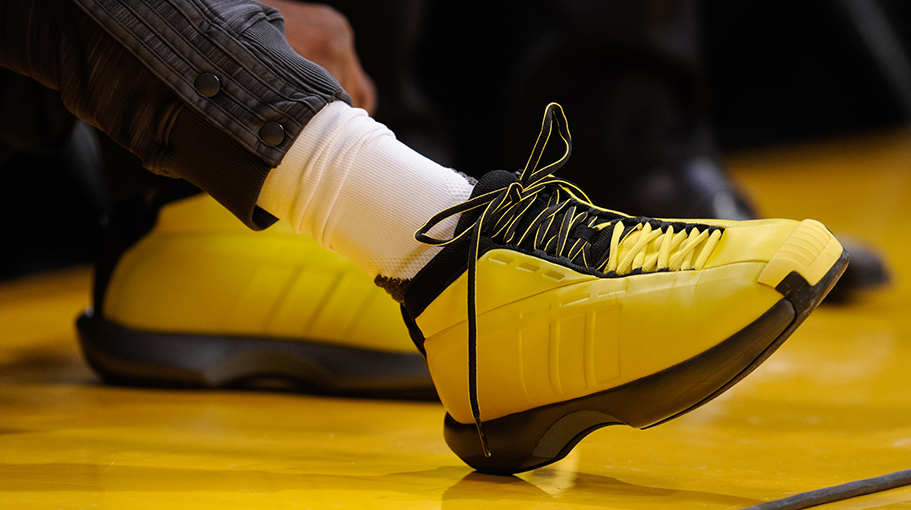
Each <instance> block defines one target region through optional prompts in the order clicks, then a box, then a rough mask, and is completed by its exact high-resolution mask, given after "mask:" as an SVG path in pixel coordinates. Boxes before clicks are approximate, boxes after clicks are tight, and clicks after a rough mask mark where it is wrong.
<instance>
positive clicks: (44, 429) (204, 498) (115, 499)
mask: <svg viewBox="0 0 911 510" xmlns="http://www.w3.org/2000/svg"><path fill="white" fill-rule="evenodd" d="M729 164H730V167H731V169H732V170H733V171H734V173H735V175H736V176H737V177H738V178H739V179H740V182H741V183H742V184H743V186H744V187H745V188H746V190H747V191H748V192H749V193H750V194H751V195H752V196H753V197H754V198H755V199H756V201H757V202H758V204H759V205H760V208H761V209H762V211H763V213H764V214H765V215H766V216H783V217H793V218H804V217H813V218H816V219H819V220H821V221H823V222H824V223H826V224H827V225H828V226H829V227H830V228H831V229H832V230H833V231H835V232H836V233H838V234H850V235H852V236H855V237H859V238H863V239H866V240H869V241H872V242H874V243H875V244H876V245H877V246H878V247H879V248H880V249H881V251H882V253H883V254H884V255H885V257H886V259H887V262H888V264H889V267H890V268H891V270H892V275H893V284H892V285H891V286H890V287H888V288H884V289H881V290H876V291H873V292H870V293H867V294H865V295H862V296H860V298H859V299H857V300H855V301H854V302H852V303H849V304H843V305H831V304H830V305H824V306H823V307H822V308H820V309H819V310H818V311H817V312H816V313H815V314H814V315H813V316H812V317H810V319H809V320H808V321H807V322H806V323H805V324H804V326H803V327H802V328H801V329H799V330H798V331H797V333H795V334H794V336H793V337H792V338H791V339H790V340H789V341H788V342H786V343H785V345H784V346H783V347H782V348H781V349H780V350H779V351H778V352H777V353H776V354H775V355H774V356H772V358H771V359H770V360H769V361H768V362H766V363H765V364H764V365H763V366H761V367H760V368H759V369H758V370H757V371H756V372H755V373H753V374H752V375H751V376H750V377H748V378H747V379H745V380H744V381H743V382H742V383H740V384H739V385H737V386H736V387H734V388H733V389H732V390H731V391H729V392H728V393H726V394H725V395H723V396H722V397H720V398H718V399H717V400H715V401H713V402H711V403H710V404H708V405H706V406H704V407H702V408H700V409H698V410H696V411H694V412H693V413H691V414H689V415H687V416H685V417H683V418H681V419H678V420H676V421H673V422H671V423H669V424H665V425H662V426H659V427H656V428H654V429H649V430H645V431H639V430H633V429H629V428H619V427H608V428H605V429H601V430H599V431H597V432H595V433H593V434H592V435H590V436H589V437H588V438H586V439H585V440H584V441H583V442H582V443H581V444H580V445H579V446H578V447H577V448H576V449H575V450H574V451H573V452H572V453H571V454H570V455H569V456H568V457H567V458H566V459H565V460H563V461H561V462H559V463H557V464H555V465H553V466H551V467H547V468H542V469H538V470H536V471H532V472H529V473H524V474H520V475H518V476H515V477H495V476H485V475H480V474H477V473H473V472H472V470H471V469H469V468H468V467H466V466H465V465H463V464H462V463H461V462H460V461H459V459H458V458H456V457H455V456H454V455H452V454H451V453H450V452H449V450H448V449H447V447H446V445H445V443H444V442H443V438H442V434H441V430H442V418H443V411H442V408H441V407H440V405H439V404H435V403H428V402H384V401H369V400H352V399H342V398H327V397H319V396H308V395H304V394H297V393H287V392H284V393H281V392H264V391H258V392H257V391H185V390H184V391H181V390H163V389H141V388H126V387H109V386H104V385H103V384H101V383H100V382H99V380H98V379H97V378H96V376H95V375H94V374H93V373H92V372H91V370H90V369H89V368H88V367H87V366H86V365H85V364H84V363H83V361H82V358H81V355H80V353H79V350H78V347H77V343H76V337H75V333H74V328H73V320H74V318H75V317H76V315H77V313H78V312H79V311H80V310H81V309H82V308H83V307H84V306H86V305H87V304H88V300H89V297H88V296H89V286H90V280H91V275H90V269H89V268H77V269H74V270H67V271H62V272H55V273H49V274H41V275H37V276H32V277H27V278H23V279H19V280H15V281H9V282H5V283H2V284H0V508H4V509H19V508H35V509H52V508H67V509H69V508H165V509H172V508H188V509H189V508H192V509H206V508H218V509H220V510H228V509H248V508H250V509H252V508H270V509H278V508H395V509H418V508H421V509H423V508H434V509H437V508H441V509H455V508H535V509H551V508H571V509H574V508H617V509H690V508H699V509H740V508H746V507H749V506H752V505H756V504H759V503H762V502H765V501H771V500H775V499H779V498H782V497H785V496H788V495H792V494H795V493H799V492H803V491H808V490H813V489H818V488H821V487H826V486H833V485H837V484H841V483H844V482H849V481H852V480H858V479H862V478H869V477H873V476H877V475H882V474H886V473H891V472H895V471H899V470H905V469H908V468H911V306H909V305H911V269H909V267H911V266H909V265H906V264H905V263H906V261H907V259H908V257H907V255H906V254H908V253H911V226H909V223H908V222H909V220H911V131H899V132H889V133H880V134H877V135H873V136H865V137H854V138H850V139H844V140H833V141H829V142H825V143H818V144H807V145H803V146H798V147H786V148H776V149H770V150H762V151H757V152H754V153H749V154H738V155H734V156H732V157H730V158H729ZM569 168H571V164H570V166H569V167H568V169H569ZM569 178H571V176H570V177H569ZM824 508H827V509H848V508H852V509H853V508H888V509H898V508H909V509H911V487H905V488H897V489H893V490H889V491H885V492H880V493H877V494H872V495H868V496H863V497H859V498H855V499H851V500H847V501H842V502H838V503H832V504H829V505H827V506H825V507H824Z"/></svg>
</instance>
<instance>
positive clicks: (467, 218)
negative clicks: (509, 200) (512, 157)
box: [456, 170, 518, 232]
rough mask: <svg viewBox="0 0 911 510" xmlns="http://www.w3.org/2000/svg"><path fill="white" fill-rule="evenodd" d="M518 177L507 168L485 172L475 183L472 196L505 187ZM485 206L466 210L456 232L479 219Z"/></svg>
mask: <svg viewBox="0 0 911 510" xmlns="http://www.w3.org/2000/svg"><path fill="white" fill-rule="evenodd" d="M517 180H518V177H516V174H514V173H512V172H507V171H506V170H493V171H491V172H487V173H486V174H484V175H483V176H482V177H481V179H480V180H479V181H478V183H477V184H476V185H475V187H474V190H473V191H472V192H471V198H474V197H477V196H479V195H483V194H485V193H489V192H491V191H495V190H498V189H503V188H505V187H507V186H509V185H510V184H512V183H514V182H516V181H517ZM483 210H484V208H483V207H476V208H474V209H472V210H470V211H465V212H464V213H462V216H461V217H460V218H459V224H458V226H456V232H461V231H462V230H464V229H465V228H468V227H469V226H470V225H471V224H472V223H474V222H476V221H477V220H478V217H479V216H481V211H483Z"/></svg>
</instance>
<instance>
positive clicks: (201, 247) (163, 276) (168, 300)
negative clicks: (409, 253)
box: [78, 194, 435, 398]
mask: <svg viewBox="0 0 911 510" xmlns="http://www.w3.org/2000/svg"><path fill="white" fill-rule="evenodd" d="M152 219H154V220H155V223H154V227H153V228H151V230H150V231H148V232H147V233H144V234H143V235H141V236H137V237H138V240H135V242H132V241H131V240H128V241H127V242H126V243H123V244H125V245H126V246H124V247H123V249H122V253H121V252H120V251H119V250H117V249H116V247H114V248H112V247H108V248H107V251H108V252H111V253H108V254H107V255H108V258H110V259H111V260H110V262H109V263H108V264H104V263H102V264H100V265H99V268H98V271H97V274H96V280H97V281H96V292H95V301H96V302H95V306H94V307H93V308H92V309H89V310H87V311H86V312H85V313H84V314H83V316H82V317H81V318H80V319H79V320H78V329H79V334H80V341H81V344H82V348H83V351H84V353H85V356H86V358H87V360H88V361H89V362H90V363H91V365H92V366H93V367H94V368H95V369H96V370H97V371H98V373H99V374H101V375H102V377H104V378H105V379H106V380H107V381H110V382H118V383H130V384H140V385H177V386H191V387H222V386H239V385H263V384H269V385H274V384H275V383H276V382H278V383H280V384H281V385H282V386H294V387H299V388H303V389H306V390H311V391H317V392H324V393H331V394H346V395H358V396H361V395H363V396H373V397H396V398H405V397H408V398H411V397H415V398H435V392H434V389H433V384H432V382H431V380H430V376H429V374H428V372H427V368H426V366H425V364H424V360H423V358H422V357H421V355H420V354H419V353H418V352H417V351H416V349H415V347H414V344H413V343H412V342H411V340H410V338H409V335H408V331H407V329H406V328H405V326H404V324H403V323H402V318H401V312H400V311H399V307H398V305H397V304H396V303H395V302H394V301H393V300H392V299H390V298H389V296H388V295H386V294H385V293H384V292H383V291H382V290H381V289H379V288H378V287H376V286H375V285H374V284H373V281H372V279H371V278H370V277H369V276H368V275H367V274H366V273H364V272H363V271H362V270H361V269H360V268H358V267H357V266H355V265H354V264H353V263H351V262H350V261H348V260H347V259H345V258H344V257H341V256H340V255H338V254H334V253H330V252H328V251H326V250H324V249H323V248H321V247H319V246H318V245H317V244H316V242H315V241H313V240H312V239H310V238H308V237H305V236H302V235H298V234H295V233H294V232H293V231H291V229H290V227H288V226H287V225H283V224H276V225H274V226H272V227H271V228H269V229H268V230H266V231H263V232H253V231H251V230H249V229H248V228H246V227H245V226H244V225H243V224H241V223H240V222H239V221H237V219H236V218H234V217H233V216H232V215H231V213H230V212H228V211H227V210H225V209H224V208H223V207H222V206H221V205H219V204H218V203H217V202H215V200H213V199H212V198H210V197H209V196H207V195H203V194H199V195H196V196H192V197H190V198H185V199H182V200H178V201H175V202H172V203H169V204H167V205H165V206H164V207H163V208H162V209H161V210H160V212H158V214H157V218H155V217H154V215H153V218H152ZM130 222H132V223H137V221H134V220H130ZM138 223H141V221H140V222H138ZM106 266H107V267H106Z"/></svg>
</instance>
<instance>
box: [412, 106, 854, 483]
mask: <svg viewBox="0 0 911 510" xmlns="http://www.w3.org/2000/svg"><path fill="white" fill-rule="evenodd" d="M557 134H559V135H560V136H561V137H562V138H563V139H564V141H565V142H566V151H565V153H564V154H563V156H562V157H561V158H560V159H559V160H558V161H557V163H555V164H553V165H550V166H547V167H543V168H538V166H539V165H538V161H539V160H540V159H541V155H542V153H543V150H544V146H545V145H546V142H547V140H548V139H549V138H550V137H551V136H556V135H557ZM570 146H571V145H570V138H569V131H568V129H567V127H566V119H565V117H564V116H563V112H562V109H560V107H559V106H558V105H555V104H552V105H550V106H549V107H548V109H547V113H546V116H545V119H544V124H543V127H542V132H541V136H540V138H539V140H538V143H537V144H536V146H535V150H534V151H533V153H532V157H531V158H530V160H529V164H528V166H527V167H526V168H525V170H524V171H523V172H522V173H521V175H520V176H518V177H517V176H516V175H515V174H513V173H509V172H503V171H495V172H490V173H488V174H487V175H485V176H484V177H483V178H482V179H481V180H480V181H479V183H478V184H477V187H476V188H475V190H474V193H473V195H472V197H471V198H470V199H469V200H468V201H467V202H465V203H463V204H461V205H459V206H456V207H453V208H451V209H448V210H446V211H443V212H441V213H440V214H438V215H437V216H435V217H434V218H432V219H431V220H430V221H429V222H428V224H427V225H426V227H425V228H424V229H422V230H421V231H420V232H419V233H418V235H417V238H418V239H419V240H421V241H423V242H426V243H428V244H438V245H444V246H445V248H444V249H443V250H442V251H441V252H440V253H439V254H438V255H437V256H436V257H435V258H434V259H433V260H432V261H431V262H430V263H429V264H428V265H427V266H426V267H425V268H424V269H422V270H421V272H420V273H419V274H418V275H417V276H416V277H415V278H414V279H413V280H412V281H411V282H410V284H409V286H408V288H407V289H406V291H405V299H404V304H403V308H404V310H405V315H406V320H407V321H408V322H409V328H410V330H411V333H412V336H413V337H414V338H415V339H416V341H417V343H418V344H419V345H420V346H421V348H422V351H423V352H424V353H425V355H426V358H427V363H428V366H429V368H430V373H431V375H432V377H433V380H434V383H435V385H436V388H437V392H438V394H439V396H440V399H441V400H442V402H443V405H444V407H445V408H446V412H447V415H446V418H445V425H444V431H445V438H446V441H447V443H448V444H449V446H450V448H452V450H453V451H454V452H455V453H456V454H457V455H458V456H459V457H461V458H462V459H463V460H464V461H465V462H466V463H468V464H469V465H471V466H472V467H474V468H476V469H478V470H480V471H484V472H490V473H502V474H508V473H515V472H518V471H524V470H528V469H533V468H536V467H540V466H543V465H546V464H549V463H551V462H554V461H556V460H559V459H561V458H563V457H564V456H565V455H566V454H567V453H569V451H570V450H571V449H572V448H573V446H574V445H575V444H576V443H578V442H579V441H580V440H581V439H582V438H583V437H585V436H586V435H587V434H589V433H590V432H592V431H593V430H595V429H597V428H599V427H603V426H606V425H614V424H625V425H630V426H633V427H637V428H645V427H650V426H653V425H656V424H659V423H662V422H664V421H667V420H669V419H672V418H674V417H677V416H680V415H682V414H684V413H686V412H689V411H691V410H693V409H695V408H697V407H699V406H701V405H702V404H704V403H706V402H708V401H710V400H711V399H713V398H715V397H716V396H718V395H719V394H720V393H722V392H723V391H725V390H726V389H728V388H729V387H731V386H732V385H733V384H735V383H736V382H738V381H739V380H741V379H742V378H743V377H745V376H746V375H747V374H749V373H750V372H751V371H752V370H753V369H754V368H756V366H758V365H759V364H760V363H761V362H762V361H764V360H765V359H766V358H767V357H768V356H769V355H771V354H772V352H774V351H775V350H776V349H777V348H778V347H779V346H780V345H781V343H782V342H784V340H785V339H786V338H788V336H789V335H790V334H791V333H792V332H793V331H794V329H795V328H796V327H797V326H798V325H799V324H800V323H801V322H802V321H803V320H804V319H805V318H806V317H807V315H808V314H809V313H810V312H811V311H812V310H813V309H814V308H815V307H816V306H817V305H818V304H819V302H820V301H821V300H822V299H823V297H824V296H825V294H826V293H827V292H828V290H829V289H830V288H831V287H832V286H833V285H834V283H835V282H836V280H837V279H838V277H839V276H840V274H841V273H842V271H844V268H845V266H846V264H847V253H845V252H844V250H843V249H842V247H841V245H840V244H839V243H838V241H837V240H836V239H835V238H834V237H833V236H832V235H831V234H830V233H829V231H828V230H826V228H825V227H823V226H822V225H821V224H820V223H818V222H816V221H813V220H805V221H802V222H798V221H791V220H756V221H744V222H735V221H722V220H665V219H654V218H644V217H632V216H628V215H625V214H622V213H618V212H615V211H610V210H606V209H602V208H599V207H596V206H594V205H592V204H590V203H589V202H588V201H587V199H586V198H585V195H584V194H583V193H582V192H581V191H580V190H579V189H578V188H577V187H575V186H574V185H573V184H571V183H569V182H567V181H564V180H562V179H558V178H556V177H553V175H551V174H552V173H553V172H554V171H556V170H557V169H558V168H559V167H560V166H561V165H562V164H563V163H564V162H565V161H566V160H567V158H568V157H569V152H570ZM605 185H610V183H605ZM455 214H461V218H460V220H459V225H458V227H457V229H456V235H455V237H454V238H452V239H445V240H439V239H433V238H431V237H429V236H428V235H427V232H428V231H429V230H430V229H431V228H432V227H433V226H434V225H435V224H436V223H437V222H438V221H440V220H441V219H443V218H446V217H449V216H452V215H455Z"/></svg>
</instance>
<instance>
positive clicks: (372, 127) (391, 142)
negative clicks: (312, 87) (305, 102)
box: [257, 101, 473, 279]
mask: <svg viewBox="0 0 911 510" xmlns="http://www.w3.org/2000/svg"><path fill="white" fill-rule="evenodd" d="M472 189H473V185H472V184H471V183H469V182H468V180H466V179H465V178H464V177H463V176H462V175H460V174H458V173H456V172H454V171H453V170H451V169H448V168H445V167H442V166H440V165H438V164H436V163H434V162H433V161H431V160H429V159H427V158H425V157H424V156H421V155H420V154H418V153H417V152H415V151H413V150H411V149H410V148H409V147H408V146H406V145H405V144H403V143H401V142H399V141H398V140H396V138H395V135H394V134H393V133H392V131H390V130H389V129H387V128H386V127H385V126H384V125H382V124H380V123H378V122H376V121H375V120H373V119H372V118H370V117H369V116H368V115H367V112H365V111H364V110H361V109H356V108H351V107H350V106H348V105H347V104H345V103H343V102H341V101H335V102H333V103H331V104H329V105H328V106H326V107H325V108H323V109H322V110H321V111H320V112H319V113H317V114H316V116H314V117H313V119H311V120H310V122H309V123H308V124H307V126H306V128H304V130H303V132H302V133H301V134H300V136H299V137H298V138H297V140H295V141H294V145H292V146H291V149H290V150H289V151H288V153H287V154H286V155H285V158H284V159H283V160H282V162H281V165H279V166H278V167H277V168H275V169H274V170H272V172H270V174H269V176H268V177H267V178H266V182H265V185H264V186H263V189H262V192H261V193H260V196H259V200H258V201H257V204H258V205H259V206H260V207H262V208H263V209H265V210H266V211H269V212H270V213H271V214H272V215H274V216H276V217H277V218H279V219H281V220H283V221H286V222H288V223H290V224H291V226H292V227H294V229H295V231H297V232H298V233H303V234H306V235H309V236H310V237H312V238H314V239H315V240H316V241H317V242H318V243H319V244H320V245H321V246H323V247H324V248H327V249H329V250H332V251H335V252H338V253H340V254H342V255H344V256H345V257H347V258H349V259H351V260H352V261H354V263H355V264H357V265H358V266H360V267H361V268H363V269H364V270H365V271H367V273H369V274H370V275H371V276H376V275H382V276H384V277H387V278H392V279H408V278H411V277H413V276H414V275H415V274H416V273H417V272H418V270H420V269H421V268H422V267H424V265H425V264H427V262H428V261H430V259H431V258H433V256H434V255H436V253H437V252H438V251H439V250H440V249H441V248H437V247H431V246H427V245H424V244H421V243H419V242H417V241H415V240H414V233H415V231H417V230H418V229H419V228H421V227H422V226H423V225H424V224H425V223H426V222H427V220H428V219H430V217H431V216H433V215H434V214H436V213H438V212H440V211H442V210H443V209H446V208H447V207H450V206H453V205H455V204H458V203H460V202H463V201H465V200H467V199H468V198H469V196H470V195H471V190H472ZM456 223H457V217H452V218H449V219H447V220H446V221H444V222H442V223H440V224H439V225H437V226H436V227H434V229H433V231H432V232H431V234H432V235H434V236H436V237H438V238H442V237H443V236H446V237H449V236H452V234H453V231H454V230H455V226H456Z"/></svg>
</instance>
